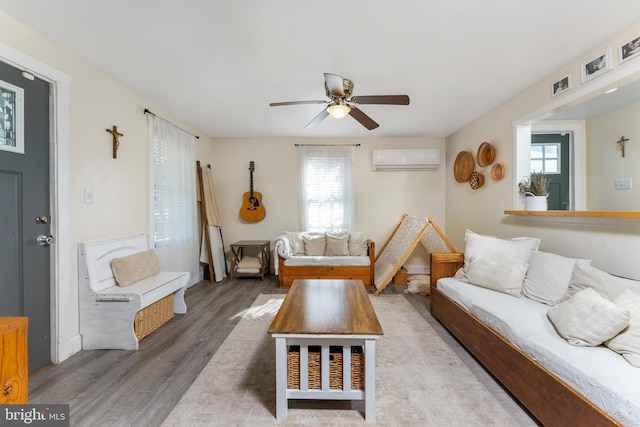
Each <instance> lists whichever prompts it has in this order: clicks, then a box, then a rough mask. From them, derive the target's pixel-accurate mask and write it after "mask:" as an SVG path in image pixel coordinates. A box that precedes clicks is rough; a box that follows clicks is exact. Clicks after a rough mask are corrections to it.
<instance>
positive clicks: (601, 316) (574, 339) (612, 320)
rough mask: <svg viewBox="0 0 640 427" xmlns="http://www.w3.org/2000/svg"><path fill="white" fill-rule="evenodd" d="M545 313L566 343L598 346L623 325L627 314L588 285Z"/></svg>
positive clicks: (627, 320) (620, 329)
mask: <svg viewBox="0 0 640 427" xmlns="http://www.w3.org/2000/svg"><path fill="white" fill-rule="evenodd" d="M547 316H548V317H549V320H551V323H553V326H555V328H556V330H557V331H558V334H560V336H561V337H562V338H564V339H566V340H567V341H568V342H569V344H572V345H578V346H594V347H595V346H598V345H600V344H602V343H603V342H605V341H607V340H609V339H611V338H613V337H615V336H616V335H618V334H619V333H620V331H622V330H623V329H624V328H626V327H627V325H628V324H629V320H630V319H631V314H630V313H629V310H625V309H623V308H621V307H618V306H617V305H615V304H614V303H612V302H611V301H609V300H608V299H606V298H604V297H603V296H602V295H600V294H599V293H598V292H596V291H595V290H594V289H592V288H585V289H583V290H581V291H579V292H578V293H576V294H575V295H574V296H572V297H571V298H569V299H568V300H566V301H564V302H561V303H560V304H558V305H555V306H553V307H551V308H550V309H549V311H548V312H547Z"/></svg>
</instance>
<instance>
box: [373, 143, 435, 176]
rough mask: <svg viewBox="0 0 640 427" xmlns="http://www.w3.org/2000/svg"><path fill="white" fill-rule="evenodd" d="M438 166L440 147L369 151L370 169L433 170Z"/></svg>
mask: <svg viewBox="0 0 640 427" xmlns="http://www.w3.org/2000/svg"><path fill="white" fill-rule="evenodd" d="M438 166H440V149H438V148H417V149H376V150H373V152H372V153H371V170H372V171H411V170H429V171H435V170H437V169H438Z"/></svg>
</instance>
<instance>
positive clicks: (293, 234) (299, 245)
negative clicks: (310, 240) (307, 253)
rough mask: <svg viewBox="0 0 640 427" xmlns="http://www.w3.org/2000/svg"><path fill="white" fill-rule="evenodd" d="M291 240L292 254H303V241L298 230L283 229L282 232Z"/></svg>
mask: <svg viewBox="0 0 640 427" xmlns="http://www.w3.org/2000/svg"><path fill="white" fill-rule="evenodd" d="M283 234H284V235H285V236H287V237H288V238H289V240H290V242H291V249H292V251H293V254H292V255H304V242H303V241H302V233H301V232H300V231H285V232H284V233H283Z"/></svg>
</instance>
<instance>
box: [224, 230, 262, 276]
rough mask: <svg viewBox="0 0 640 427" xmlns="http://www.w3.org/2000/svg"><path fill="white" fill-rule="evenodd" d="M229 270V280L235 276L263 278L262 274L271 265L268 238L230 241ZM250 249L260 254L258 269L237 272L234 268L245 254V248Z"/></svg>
mask: <svg viewBox="0 0 640 427" xmlns="http://www.w3.org/2000/svg"><path fill="white" fill-rule="evenodd" d="M230 248H231V260H230V261H231V272H230V273H229V277H230V279H231V280H233V279H235V278H236V277H260V278H261V279H262V280H264V276H265V275H266V274H267V273H268V272H269V268H270V266H271V241H270V240H240V241H237V242H235V243H232V244H231V246H230ZM246 249H250V250H252V251H253V252H256V251H257V252H258V253H259V254H260V255H259V256H258V259H260V270H259V271H257V272H255V273H238V272H237V271H236V269H237V268H238V264H239V263H240V261H241V260H242V257H243V256H244V255H245V250H246Z"/></svg>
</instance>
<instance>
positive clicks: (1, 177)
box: [0, 62, 52, 372]
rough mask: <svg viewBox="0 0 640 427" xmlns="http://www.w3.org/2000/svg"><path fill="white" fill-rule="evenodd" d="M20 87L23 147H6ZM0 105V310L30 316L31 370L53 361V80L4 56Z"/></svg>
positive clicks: (11, 140) (14, 125) (11, 139)
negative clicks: (30, 74) (11, 63)
mask: <svg viewBox="0 0 640 427" xmlns="http://www.w3.org/2000/svg"><path fill="white" fill-rule="evenodd" d="M7 83H9V85H7ZM10 85H12V86H10ZM16 88H22V89H23V91H24V92H23V96H22V97H23V100H24V114H23V117H24V125H23V126H22V127H23V128H24V133H23V135H24V153H20V152H16V151H7V150H3V148H10V147H13V146H14V145H17V144H16V143H15V141H16V135H17V134H16V132H19V129H18V127H19V126H17V125H19V116H20V111H19V110H20V108H19V106H20V102H19V98H20V91H19V89H16ZM13 89H16V90H13ZM12 93H13V94H14V95H12ZM0 108H1V111H0V113H2V115H1V116H0V144H1V145H0V316H26V317H28V318H29V332H28V352H29V372H34V371H35V370H37V369H40V368H41V367H43V366H44V365H46V364H48V363H50V362H51V316H50V304H51V295H50V293H51V290H50V259H51V250H52V248H51V247H50V246H48V244H47V242H46V241H43V242H42V243H38V242H37V239H38V236H42V237H41V239H40V240H43V238H44V237H49V236H50V234H49V233H50V224H51V217H50V203H49V135H50V132H49V84H48V83H47V82H45V81H43V80H39V79H37V78H35V79H33V80H30V79H28V78H25V77H24V76H23V75H22V71H21V70H17V69H15V68H13V67H11V66H9V65H7V64H4V63H1V62H0ZM14 110H15V111H14ZM11 149H14V148H11Z"/></svg>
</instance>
